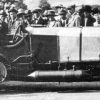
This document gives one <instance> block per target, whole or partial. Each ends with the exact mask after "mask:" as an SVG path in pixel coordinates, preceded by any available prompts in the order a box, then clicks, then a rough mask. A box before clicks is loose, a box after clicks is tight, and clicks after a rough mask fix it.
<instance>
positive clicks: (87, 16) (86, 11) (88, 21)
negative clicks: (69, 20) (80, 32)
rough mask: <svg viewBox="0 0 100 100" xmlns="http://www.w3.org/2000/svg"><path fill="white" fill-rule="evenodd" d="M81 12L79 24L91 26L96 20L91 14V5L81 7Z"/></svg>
mask: <svg viewBox="0 0 100 100" xmlns="http://www.w3.org/2000/svg"><path fill="white" fill-rule="evenodd" d="M82 9H83V14H82V16H81V23H80V24H81V26H93V24H94V22H95V21H96V20H95V18H93V16H92V15H91V13H92V9H91V6H89V5H86V6H84V7H83V8H82Z"/></svg>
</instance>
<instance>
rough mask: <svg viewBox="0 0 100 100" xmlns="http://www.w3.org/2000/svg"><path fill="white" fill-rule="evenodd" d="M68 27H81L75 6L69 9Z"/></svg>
mask: <svg viewBox="0 0 100 100" xmlns="http://www.w3.org/2000/svg"><path fill="white" fill-rule="evenodd" d="M67 18H68V25H67V26H68V27H79V26H80V20H81V18H80V16H79V14H78V13H77V12H75V5H73V6H71V7H70V8H68V14H67Z"/></svg>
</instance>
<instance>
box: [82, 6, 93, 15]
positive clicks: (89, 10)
mask: <svg viewBox="0 0 100 100" xmlns="http://www.w3.org/2000/svg"><path fill="white" fill-rule="evenodd" d="M82 9H83V11H84V12H89V13H91V12H92V8H91V6H89V5H86V6H84V7H83V8H82Z"/></svg>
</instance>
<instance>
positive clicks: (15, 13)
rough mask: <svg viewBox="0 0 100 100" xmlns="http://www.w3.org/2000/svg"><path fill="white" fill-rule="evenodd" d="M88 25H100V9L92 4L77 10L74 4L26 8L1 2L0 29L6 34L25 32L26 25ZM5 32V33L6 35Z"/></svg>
mask: <svg viewBox="0 0 100 100" xmlns="http://www.w3.org/2000/svg"><path fill="white" fill-rule="evenodd" d="M27 26H32V27H86V26H96V27H99V26H100V10H99V9H98V8H97V7H95V8H93V9H92V7H91V6H89V5H85V6H81V8H80V9H78V10H76V6H75V5H72V6H69V7H64V6H63V5H58V6H55V7H52V8H50V9H49V10H48V9H47V10H44V11H43V10H42V9H41V8H36V9H34V10H32V11H31V10H28V9H27V10H25V9H23V8H17V7H16V5H14V3H11V2H5V3H4V2H0V31H1V32H2V33H4V34H6V33H9V34H12V33H16V32H20V33H21V32H25V27H27ZM4 34H3V35H4ZM0 37H2V36H0Z"/></svg>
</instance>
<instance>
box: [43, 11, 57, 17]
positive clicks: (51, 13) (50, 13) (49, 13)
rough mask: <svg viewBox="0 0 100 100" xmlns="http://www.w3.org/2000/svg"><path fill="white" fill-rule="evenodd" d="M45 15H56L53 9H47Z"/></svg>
mask: <svg viewBox="0 0 100 100" xmlns="http://www.w3.org/2000/svg"><path fill="white" fill-rule="evenodd" d="M45 16H57V15H55V11H54V10H48V13H47V14H46V15H45Z"/></svg>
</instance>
